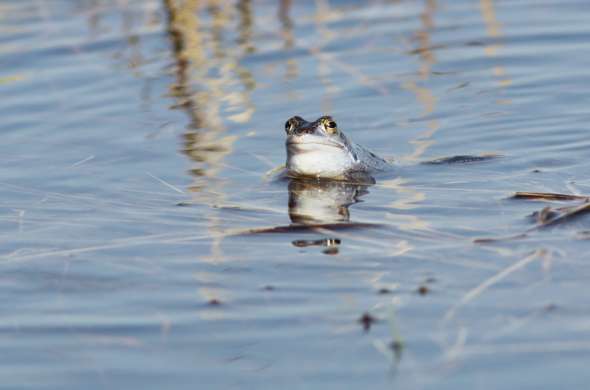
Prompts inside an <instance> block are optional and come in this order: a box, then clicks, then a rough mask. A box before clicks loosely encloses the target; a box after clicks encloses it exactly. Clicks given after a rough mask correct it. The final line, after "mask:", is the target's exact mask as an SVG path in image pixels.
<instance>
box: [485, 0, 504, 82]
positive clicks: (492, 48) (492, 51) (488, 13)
mask: <svg viewBox="0 0 590 390" xmlns="http://www.w3.org/2000/svg"><path fill="white" fill-rule="evenodd" d="M479 4H480V9H481V14H482V17H483V20H484V23H485V25H486V32H487V34H488V35H489V36H490V37H491V38H499V37H501V36H502V28H501V27H502V25H501V24H500V22H499V21H498V19H497V17H496V11H495V9H494V1H493V0H480V3H479ZM501 47H502V45H500V44H498V43H495V44H491V45H486V46H485V47H484V53H485V55H486V56H488V57H495V56H496V55H497V53H498V50H499V49H500V48H501ZM492 73H493V74H494V76H496V77H498V78H499V79H500V80H499V83H500V86H502V87H507V86H509V85H510V84H512V80H511V79H510V78H509V77H508V76H507V74H506V69H505V68H504V67H503V66H500V65H495V66H493V68H492Z"/></svg>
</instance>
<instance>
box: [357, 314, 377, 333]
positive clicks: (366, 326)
mask: <svg viewBox="0 0 590 390" xmlns="http://www.w3.org/2000/svg"><path fill="white" fill-rule="evenodd" d="M358 322H359V323H360V324H361V325H362V326H363V330H364V331H365V332H368V331H369V330H371V326H373V324H374V323H375V322H377V318H375V317H373V316H372V315H371V314H369V313H368V312H365V313H363V315H362V316H361V317H360V318H359V319H358Z"/></svg>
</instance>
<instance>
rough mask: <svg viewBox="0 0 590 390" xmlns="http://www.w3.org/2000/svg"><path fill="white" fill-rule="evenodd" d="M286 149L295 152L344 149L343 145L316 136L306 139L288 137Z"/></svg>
mask: <svg viewBox="0 0 590 390" xmlns="http://www.w3.org/2000/svg"><path fill="white" fill-rule="evenodd" d="M287 147H288V148H290V149H295V150H301V151H303V150H309V149H310V148H314V147H315V148H317V149H321V148H336V149H345V145H343V144H341V143H340V142H337V141H335V140H330V139H325V138H324V137H318V136H307V137H296V136H295V137H289V138H288V139H287Z"/></svg>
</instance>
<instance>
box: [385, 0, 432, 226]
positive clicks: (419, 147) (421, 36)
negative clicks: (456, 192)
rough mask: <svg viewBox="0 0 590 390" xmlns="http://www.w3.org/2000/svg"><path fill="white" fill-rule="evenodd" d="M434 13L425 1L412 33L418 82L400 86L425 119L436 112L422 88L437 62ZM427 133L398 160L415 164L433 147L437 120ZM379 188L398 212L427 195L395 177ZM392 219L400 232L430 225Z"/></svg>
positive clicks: (417, 220)
mask: <svg viewBox="0 0 590 390" xmlns="http://www.w3.org/2000/svg"><path fill="white" fill-rule="evenodd" d="M436 11H437V3H436V0H428V1H426V2H425V4H424V11H423V12H422V13H421V14H420V20H421V22H422V28H421V29H420V30H418V31H417V32H416V33H415V37H416V41H417V42H418V47H417V48H416V49H415V50H413V51H412V53H416V54H418V55H419V58H420V67H419V69H418V79H417V80H415V79H412V78H409V79H408V80H405V81H404V82H403V83H402V88H404V89H406V90H408V91H410V92H412V93H413V94H414V95H415V96H416V100H417V101H418V103H419V104H420V105H421V106H422V114H421V115H420V118H424V117H427V116H428V115H430V114H432V113H433V112H434V111H435V109H436V97H435V96H434V93H433V92H432V91H431V90H430V89H429V88H427V87H424V86H421V84H424V83H426V81H427V80H428V79H429V78H430V75H431V71H432V66H433V65H434V64H435V63H436V57H435V55H434V52H433V50H432V38H431V31H432V30H433V29H434V15H435V12H436ZM427 126H428V130H426V131H424V132H422V133H420V134H418V135H417V136H416V137H415V138H414V139H412V140H410V144H412V145H413V146H414V151H413V152H412V153H411V154H409V155H405V156H402V157H401V158H400V160H403V161H405V162H409V163H411V164H415V163H418V161H419V160H420V159H421V157H422V156H423V155H424V153H425V152H426V151H427V150H428V148H429V147H430V146H432V145H433V144H434V143H435V141H434V140H433V139H432V137H433V136H434V134H435V133H436V132H437V131H438V129H439V128H440V124H439V122H438V120H436V119H432V120H429V121H428V122H427ZM382 185H383V186H384V187H386V188H390V189H392V190H393V191H395V192H396V193H397V195H398V197H397V198H396V200H394V201H393V202H392V203H391V204H390V205H389V207H391V208H393V209H397V210H408V209H412V208H414V207H417V206H416V204H417V203H418V202H421V201H423V200H424V199H426V194H425V193H424V192H421V191H419V190H417V189H415V188H412V187H411V186H408V180H407V179H404V178H401V177H399V178H395V179H391V180H385V181H383V182H382ZM391 217H393V218H394V219H395V222H396V225H398V226H399V227H400V228H402V229H404V228H405V229H412V230H427V229H429V228H430V224H429V223H428V222H427V221H425V220H422V219H421V218H420V217H417V216H412V215H398V214H395V215H391Z"/></svg>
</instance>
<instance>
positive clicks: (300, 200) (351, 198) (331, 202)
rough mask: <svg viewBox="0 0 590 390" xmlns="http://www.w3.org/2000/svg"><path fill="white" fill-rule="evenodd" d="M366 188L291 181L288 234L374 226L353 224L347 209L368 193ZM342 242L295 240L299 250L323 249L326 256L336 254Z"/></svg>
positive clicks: (303, 180) (323, 182)
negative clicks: (310, 247) (320, 247)
mask: <svg viewBox="0 0 590 390" xmlns="http://www.w3.org/2000/svg"><path fill="white" fill-rule="evenodd" d="M367 193H368V191H367V186H366V185H362V184H352V183H347V182H344V181H336V180H318V179H301V178H300V179H290V182H289V218H290V219H291V222H292V225H291V226H289V228H288V230H289V231H307V230H310V231H313V230H315V229H318V228H321V229H326V230H331V231H335V230H341V229H354V228H360V227H368V226H374V225H372V224H365V223H353V222H350V212H349V210H348V207H349V206H350V205H352V204H354V203H357V202H359V201H360V200H359V198H360V197H361V196H363V195H365V194H367ZM339 244H340V239H338V238H324V239H318V240H295V241H293V245H295V246H297V247H307V246H324V247H327V249H326V250H325V251H324V252H325V253H329V254H335V253H337V248H338V245H339Z"/></svg>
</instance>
